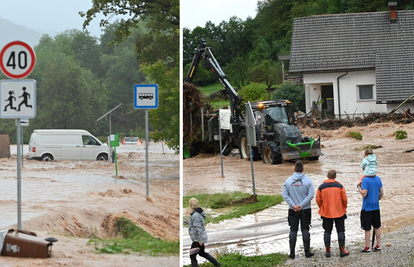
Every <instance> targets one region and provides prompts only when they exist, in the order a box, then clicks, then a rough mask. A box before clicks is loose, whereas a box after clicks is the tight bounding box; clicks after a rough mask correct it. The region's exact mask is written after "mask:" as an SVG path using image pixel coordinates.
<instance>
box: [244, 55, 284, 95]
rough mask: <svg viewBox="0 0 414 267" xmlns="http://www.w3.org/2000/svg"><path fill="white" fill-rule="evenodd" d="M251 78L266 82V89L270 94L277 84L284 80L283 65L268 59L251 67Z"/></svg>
mask: <svg viewBox="0 0 414 267" xmlns="http://www.w3.org/2000/svg"><path fill="white" fill-rule="evenodd" d="M249 73H250V77H251V80H252V81H254V82H258V83H265V84H266V86H267V87H266V91H267V92H268V94H269V96H270V92H272V91H273V90H274V88H273V87H272V86H273V85H275V84H279V83H281V82H282V67H281V63H280V62H275V61H272V60H269V59H266V60H264V61H262V62H260V63H259V64H258V65H256V66H254V67H251V68H250V69H249Z"/></svg>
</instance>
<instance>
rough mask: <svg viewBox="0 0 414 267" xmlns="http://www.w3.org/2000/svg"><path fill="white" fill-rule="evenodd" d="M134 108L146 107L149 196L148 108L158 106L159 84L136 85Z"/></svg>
mask: <svg viewBox="0 0 414 267" xmlns="http://www.w3.org/2000/svg"><path fill="white" fill-rule="evenodd" d="M134 108H135V109H145V157H146V177H147V196H149V174H148V171H149V167H148V109H157V108H158V84H135V85H134Z"/></svg>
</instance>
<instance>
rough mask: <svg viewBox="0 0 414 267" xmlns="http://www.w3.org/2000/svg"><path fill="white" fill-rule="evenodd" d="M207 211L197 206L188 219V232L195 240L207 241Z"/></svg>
mask: <svg viewBox="0 0 414 267" xmlns="http://www.w3.org/2000/svg"><path fill="white" fill-rule="evenodd" d="M205 219H206V213H205V212H204V211H203V209H202V208H200V207H198V208H196V209H195V210H194V211H193V212H192V213H191V216H190V219H189V220H188V233H189V234H190V237H191V240H193V242H200V241H201V242H203V243H207V241H208V240H207V232H206V227H205Z"/></svg>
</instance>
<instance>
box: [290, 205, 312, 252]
mask: <svg viewBox="0 0 414 267" xmlns="http://www.w3.org/2000/svg"><path fill="white" fill-rule="evenodd" d="M311 220H312V211H311V209H306V210H300V211H298V212H295V211H294V210H293V209H289V213H288V223H289V226H290V233H289V247H290V251H291V253H293V254H294V251H295V246H296V237H297V234H298V229H299V223H300V230H301V232H302V240H303V246H304V249H305V252H306V251H308V252H309V250H310V233H309V227H310V224H311Z"/></svg>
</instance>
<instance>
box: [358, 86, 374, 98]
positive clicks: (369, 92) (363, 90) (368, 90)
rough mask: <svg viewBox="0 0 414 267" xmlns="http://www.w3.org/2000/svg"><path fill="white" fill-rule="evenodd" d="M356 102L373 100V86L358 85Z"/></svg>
mask: <svg viewBox="0 0 414 267" xmlns="http://www.w3.org/2000/svg"><path fill="white" fill-rule="evenodd" d="M357 89H358V100H375V99H374V85H372V84H369V85H358V86H357Z"/></svg>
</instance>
